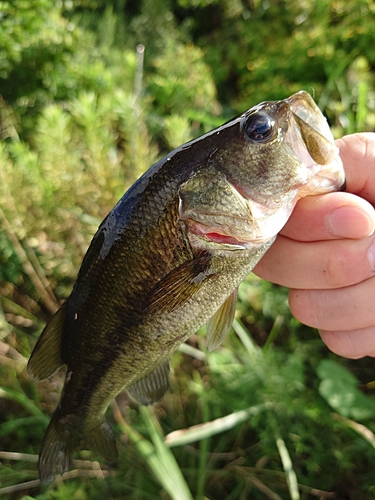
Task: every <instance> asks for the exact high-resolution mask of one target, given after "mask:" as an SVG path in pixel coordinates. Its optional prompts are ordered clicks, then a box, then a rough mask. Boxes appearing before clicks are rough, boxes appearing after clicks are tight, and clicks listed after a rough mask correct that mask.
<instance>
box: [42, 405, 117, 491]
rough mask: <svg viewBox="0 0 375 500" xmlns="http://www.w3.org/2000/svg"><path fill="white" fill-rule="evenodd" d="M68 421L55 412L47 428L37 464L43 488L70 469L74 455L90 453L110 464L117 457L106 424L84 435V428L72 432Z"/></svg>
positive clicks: (113, 438)
mask: <svg viewBox="0 0 375 500" xmlns="http://www.w3.org/2000/svg"><path fill="white" fill-rule="evenodd" d="M67 420H69V417H65V418H64V417H62V418H60V415H59V411H57V412H56V413H55V414H54V415H53V417H52V419H51V422H50V424H49V426H48V429H47V432H46V435H45V437H44V440H43V444H42V449H41V451H40V455H39V462H38V469H39V478H40V481H41V483H42V484H44V483H48V482H50V481H53V480H54V479H55V476H56V474H63V473H64V472H66V471H67V470H68V469H70V468H71V466H72V463H73V458H72V457H73V453H74V451H77V450H81V449H91V450H94V451H95V452H97V453H99V454H100V455H102V456H103V457H104V458H105V459H106V460H108V461H110V462H114V461H115V460H116V459H117V457H118V453H117V448H116V438H115V435H114V433H113V431H112V429H111V427H110V426H109V425H108V424H107V423H106V422H100V423H99V424H98V425H97V426H95V427H93V428H91V429H90V430H89V431H85V429H84V428H83V429H82V428H77V427H76V428H74V427H73V426H72V425H71V424H70V423H68V422H67Z"/></svg>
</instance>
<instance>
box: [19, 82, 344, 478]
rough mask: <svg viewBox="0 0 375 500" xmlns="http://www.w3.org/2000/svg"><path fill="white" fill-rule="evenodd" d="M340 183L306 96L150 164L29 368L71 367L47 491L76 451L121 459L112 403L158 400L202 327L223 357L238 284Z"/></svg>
mask: <svg viewBox="0 0 375 500" xmlns="http://www.w3.org/2000/svg"><path fill="white" fill-rule="evenodd" d="M344 183H345V173H344V170H343V166H342V163H341V160H340V158H339V155H338V148H337V147H336V146H335V144H334V141H333V137H332V134H331V131H330V129H329V126H328V123H327V121H326V119H325V118H324V116H323V115H322V113H321V112H320V110H319V108H318V107H317V105H316V104H315V102H314V100H313V99H312V97H311V96H310V95H309V94H308V93H307V92H305V91H300V92H298V93H296V94H293V95H292V96H290V97H289V98H287V99H283V100H279V101H266V102H262V103H260V104H258V105H256V106H254V107H252V108H251V109H249V110H248V111H246V112H245V113H243V114H242V115H240V116H238V117H236V118H234V119H232V120H231V121H229V122H227V123H225V124H224V125H222V126H220V127H218V128H216V129H214V130H212V131H210V132H208V133H206V134H205V135H203V136H201V137H199V138H197V139H194V140H192V141H190V142H188V143H186V144H184V145H182V146H180V147H178V148H177V149H175V150H174V151H172V152H170V153H169V154H168V155H167V156H166V157H164V158H163V159H161V160H160V161H158V162H157V163H155V164H154V165H153V166H151V167H150V169H149V170H148V171H147V172H146V173H145V174H144V175H143V176H141V177H140V178H139V179H138V181H136V182H135V184H134V185H133V186H132V187H131V188H130V189H129V190H128V191H127V192H126V193H125V194H124V196H123V197H122V198H121V199H120V201H119V202H118V203H117V205H116V206H115V207H114V208H113V209H112V211H111V212H110V213H109V214H108V215H107V217H106V218H105V219H104V221H103V222H102V223H101V225H100V226H99V228H98V231H97V233H96V234H95V236H94V238H93V240H92V242H91V244H90V246H89V249H88V251H87V253H86V255H85V257H84V259H83V262H82V266H81V268H80V270H79V273H78V277H77V281H76V283H75V285H74V287H73V290H72V293H71V295H70V296H69V298H68V299H67V301H66V302H65V303H64V304H63V305H62V306H61V308H60V309H59V311H58V312H57V313H56V314H55V315H54V316H53V317H52V319H51V320H50V321H49V322H48V323H47V325H46V327H45V329H44V330H43V332H42V334H41V336H40V338H39V340H38V341H37V343H36V345H35V348H34V350H33V352H32V355H31V357H30V360H29V362H28V373H29V375H30V376H31V377H32V379H34V380H35V381H39V380H42V379H46V378H49V377H51V376H52V375H53V374H54V373H55V372H56V371H57V370H58V369H59V368H60V367H61V366H63V365H66V379H65V384H64V388H63V391H62V396H61V400H60V403H59V404H58V407H57V409H56V410H55V412H54V414H53V415H52V418H51V421H50V423H49V426H48V428H47V431H46V434H45V437H44V440H43V443H42V447H41V451H40V454H39V461H38V469H39V477H40V480H41V482H42V483H47V482H50V481H53V480H54V479H55V476H56V475H57V474H59V473H60V474H62V473H64V472H66V471H67V470H68V469H69V468H70V467H71V466H72V456H73V453H74V452H75V451H78V450H81V449H91V450H93V451H95V452H96V453H98V454H100V455H102V456H103V457H104V459H106V460H108V461H110V462H114V461H116V459H117V457H118V452H117V446H116V439H115V435H114V433H113V431H112V429H111V427H110V426H109V424H108V423H107V422H106V421H105V417H104V415H105V412H106V410H107V408H108V406H109V403H110V402H111V400H112V399H113V398H115V397H116V396H117V395H118V394H119V393H120V392H121V391H122V390H124V389H126V390H127V391H128V393H129V395H130V396H131V397H132V398H133V399H134V400H135V401H136V402H138V403H139V404H142V405H150V404H154V403H155V402H157V401H159V400H160V399H161V398H162V397H163V396H164V394H165V393H166V392H167V390H168V387H169V382H168V377H169V360H170V357H171V355H172V354H173V352H174V351H176V349H177V348H178V347H179V345H180V344H181V343H183V342H184V341H186V340H187V339H188V338H189V337H190V336H191V335H192V334H194V333H195V332H196V331H197V330H198V329H199V328H200V327H201V326H202V325H204V324H206V325H207V330H206V332H207V342H208V350H209V351H211V350H212V349H214V348H216V347H218V346H219V345H220V344H221V342H222V341H223V339H224V336H225V334H226V333H227V331H228V330H229V329H230V327H231V324H232V322H233V318H234V314H235V310H236V299H237V289H238V286H239V284H240V283H241V281H242V280H243V279H244V278H245V277H246V276H247V275H248V274H249V273H250V272H251V271H252V269H253V268H254V266H255V265H256V264H257V263H258V262H259V260H260V259H261V258H262V256H263V255H264V253H265V252H266V251H267V250H268V249H269V248H270V246H271V245H272V243H273V242H274V240H275V238H276V236H277V233H278V232H279V231H280V230H281V229H282V227H283V226H284V225H285V223H286V222H287V220H288V218H289V216H290V215H291V213H292V210H293V208H294V206H295V204H296V202H297V201H298V200H299V199H300V198H301V197H303V196H307V195H314V194H323V193H328V192H331V191H335V190H339V189H342V188H343V186H344Z"/></svg>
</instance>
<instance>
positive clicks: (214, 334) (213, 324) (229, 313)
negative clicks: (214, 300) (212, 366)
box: [207, 288, 238, 351]
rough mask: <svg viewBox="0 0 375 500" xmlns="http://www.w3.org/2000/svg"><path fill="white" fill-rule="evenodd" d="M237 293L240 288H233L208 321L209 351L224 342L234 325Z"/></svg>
mask: <svg viewBox="0 0 375 500" xmlns="http://www.w3.org/2000/svg"><path fill="white" fill-rule="evenodd" d="M237 294H238V288H236V289H235V290H233V292H232V293H231V294H230V295H229V297H228V298H227V299H226V301H225V302H224V303H223V304H222V305H221V306H220V307H219V309H218V310H217V311H216V313H215V314H214V315H213V316H212V318H211V319H210V320H209V321H208V323H207V343H208V350H209V351H212V350H213V349H215V348H216V347H218V346H219V345H220V344H221V343H222V341H223V340H224V337H225V334H226V333H227V332H228V330H229V329H230V327H231V326H232V323H233V319H234V315H235V312H236V303H237Z"/></svg>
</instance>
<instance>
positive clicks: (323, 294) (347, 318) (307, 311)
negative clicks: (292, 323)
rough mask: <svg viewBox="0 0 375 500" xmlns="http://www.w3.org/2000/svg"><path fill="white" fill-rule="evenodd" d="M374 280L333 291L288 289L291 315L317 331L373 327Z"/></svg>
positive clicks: (374, 317) (374, 313)
mask: <svg viewBox="0 0 375 500" xmlns="http://www.w3.org/2000/svg"><path fill="white" fill-rule="evenodd" d="M374 288H375V277H372V278H370V279H368V280H366V281H362V282H361V283H358V284H357V285H353V286H350V287H346V288H338V289H336V290H294V289H293V290H290V293H289V307H290V310H291V312H292V314H293V315H294V316H295V317H296V318H297V319H298V320H299V321H301V323H304V324H305V325H308V326H312V327H314V328H318V329H319V330H330V331H338V330H357V329H358V328H368V327H370V326H372V325H375V308H374V305H373V300H372V297H373V294H374Z"/></svg>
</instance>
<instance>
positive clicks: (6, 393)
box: [0, 387, 49, 424]
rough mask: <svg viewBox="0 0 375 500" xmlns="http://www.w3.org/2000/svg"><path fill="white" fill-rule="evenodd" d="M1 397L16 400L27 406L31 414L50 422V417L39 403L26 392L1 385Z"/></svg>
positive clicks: (26, 408)
mask: <svg viewBox="0 0 375 500" xmlns="http://www.w3.org/2000/svg"><path fill="white" fill-rule="evenodd" d="M0 398H4V399H10V400H11V401H15V402H16V403H19V404H20V405H21V406H23V407H24V408H25V410H27V411H28V412H29V413H31V415H34V416H35V417H40V419H41V420H42V421H43V422H44V423H45V424H47V423H48V422H49V418H48V417H47V415H45V414H44V413H43V412H42V411H41V410H40V409H39V408H38V407H37V405H36V404H35V403H34V402H33V401H31V400H30V399H29V398H28V397H27V396H26V395H25V394H23V393H22V392H17V391H14V390H12V389H7V388H5V387H0Z"/></svg>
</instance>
